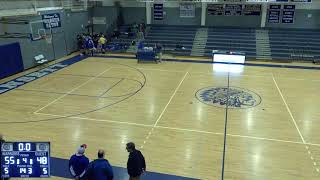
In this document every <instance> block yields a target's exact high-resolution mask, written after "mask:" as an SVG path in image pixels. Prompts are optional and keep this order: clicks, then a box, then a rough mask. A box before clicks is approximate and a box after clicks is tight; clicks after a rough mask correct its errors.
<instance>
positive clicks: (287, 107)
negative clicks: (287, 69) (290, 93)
mask: <svg viewBox="0 0 320 180" xmlns="http://www.w3.org/2000/svg"><path fill="white" fill-rule="evenodd" d="M272 80H273V82H274V84H275V86H276V88H277V90H278V93H279V94H280V96H281V99H282V102H283V103H284V105H285V106H286V109H287V111H288V113H289V115H290V117H291V121H292V122H293V124H294V126H295V128H296V130H297V132H298V134H299V136H300V138H301V140H302V142H303V143H305V142H306V141H305V139H304V137H303V135H302V133H301V131H300V128H299V126H298V124H297V122H296V120H295V119H294V117H293V115H292V112H291V110H290V108H289V106H288V104H287V102H286V100H285V98H284V96H283V94H282V92H281V90H280V88H279V86H278V83H277V81H276V79H275V78H274V75H273V74H272Z"/></svg>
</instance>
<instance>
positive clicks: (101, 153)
mask: <svg viewBox="0 0 320 180" xmlns="http://www.w3.org/2000/svg"><path fill="white" fill-rule="evenodd" d="M103 157H104V150H101V149H100V150H99V151H98V158H103Z"/></svg>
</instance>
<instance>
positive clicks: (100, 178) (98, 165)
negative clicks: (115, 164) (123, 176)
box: [85, 149, 113, 180]
mask: <svg viewBox="0 0 320 180" xmlns="http://www.w3.org/2000/svg"><path fill="white" fill-rule="evenodd" d="M104 156H105V153H104V150H101V149H100V150H99V151H98V159H96V160H94V161H92V162H91V163H90V164H89V166H88V169H87V171H86V175H85V177H86V178H87V179H90V180H112V179H113V170H112V167H111V165H110V163H109V161H108V160H106V159H104Z"/></svg>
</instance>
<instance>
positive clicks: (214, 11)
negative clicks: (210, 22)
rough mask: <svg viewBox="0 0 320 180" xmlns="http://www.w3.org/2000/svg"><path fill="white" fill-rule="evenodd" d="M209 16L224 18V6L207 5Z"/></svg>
mask: <svg viewBox="0 0 320 180" xmlns="http://www.w3.org/2000/svg"><path fill="white" fill-rule="evenodd" d="M207 10H208V15H213V16H222V15H223V14H224V5H223V4H208V5H207Z"/></svg>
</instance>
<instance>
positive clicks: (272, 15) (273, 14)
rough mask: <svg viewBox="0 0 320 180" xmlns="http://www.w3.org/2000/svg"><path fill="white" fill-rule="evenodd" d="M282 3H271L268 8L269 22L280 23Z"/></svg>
mask: <svg viewBox="0 0 320 180" xmlns="http://www.w3.org/2000/svg"><path fill="white" fill-rule="evenodd" d="M280 12H281V5H270V6H269V10H268V22H269V23H280V15H281V13H280Z"/></svg>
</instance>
